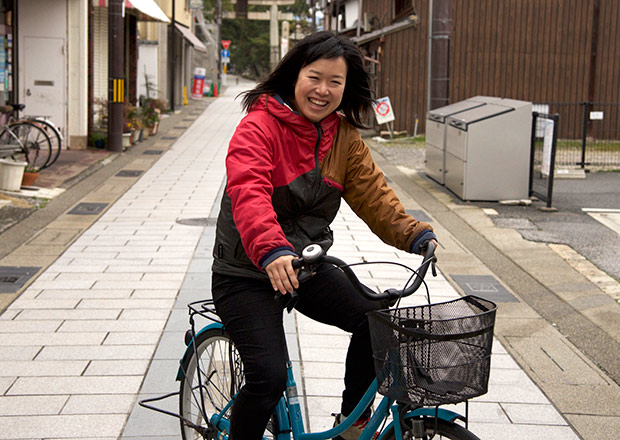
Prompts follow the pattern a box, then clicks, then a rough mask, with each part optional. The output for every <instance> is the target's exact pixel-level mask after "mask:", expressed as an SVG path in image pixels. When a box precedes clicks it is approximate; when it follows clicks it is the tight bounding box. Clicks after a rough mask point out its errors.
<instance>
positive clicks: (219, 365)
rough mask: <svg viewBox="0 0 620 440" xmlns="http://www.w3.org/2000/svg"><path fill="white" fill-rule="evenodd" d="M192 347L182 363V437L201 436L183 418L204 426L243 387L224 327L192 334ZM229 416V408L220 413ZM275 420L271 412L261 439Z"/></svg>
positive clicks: (272, 428) (187, 439)
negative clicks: (194, 337) (194, 346)
mask: <svg viewBox="0 0 620 440" xmlns="http://www.w3.org/2000/svg"><path fill="white" fill-rule="evenodd" d="M195 343H196V349H195V350H194V349H193V347H192V346H190V348H189V349H190V350H192V352H191V356H189V357H187V358H186V359H185V360H184V362H183V363H182V369H183V372H184V375H183V378H182V379H181V386H180V392H179V414H180V415H181V417H182V419H181V435H182V438H183V440H190V439H202V438H203V437H202V435H201V434H200V433H198V432H197V431H196V430H195V429H194V428H192V427H190V426H188V424H187V423H185V422H184V420H189V421H190V422H191V423H193V424H195V425H198V426H201V427H203V428H206V427H207V422H206V420H209V419H210V418H211V417H212V416H213V415H214V414H220V413H221V412H222V411H223V410H224V408H225V407H226V405H228V403H229V402H230V401H231V400H232V398H233V397H234V396H235V394H237V392H238V391H239V389H241V387H242V386H243V383H244V375H243V364H242V363H241V358H240V356H239V352H238V351H237V349H236V348H235V346H234V344H233V342H232V340H231V339H230V336H229V335H228V333H226V331H225V330H224V329H210V330H207V331H205V332H203V333H200V334H199V335H198V336H197V337H196V341H195ZM223 416H224V417H225V418H230V409H228V410H227V411H226V413H225V414H224V415H223ZM277 426H278V422H277V420H276V418H275V414H274V415H273V417H272V419H271V420H270V422H269V424H268V426H267V430H266V431H265V435H264V437H263V438H267V439H273V438H275V435H274V433H275V432H276V429H277Z"/></svg>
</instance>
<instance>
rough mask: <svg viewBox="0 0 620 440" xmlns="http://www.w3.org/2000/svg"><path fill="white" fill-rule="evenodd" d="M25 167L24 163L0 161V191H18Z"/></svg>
mask: <svg viewBox="0 0 620 440" xmlns="http://www.w3.org/2000/svg"><path fill="white" fill-rule="evenodd" d="M26 165H28V164H27V163H26V162H20V161H17V160H8V159H0V190H4V191H19V189H20V188H21V186H22V178H23V177H24V168H26Z"/></svg>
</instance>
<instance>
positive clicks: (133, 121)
mask: <svg viewBox="0 0 620 440" xmlns="http://www.w3.org/2000/svg"><path fill="white" fill-rule="evenodd" d="M123 110H124V111H123V133H130V134H131V135H130V137H129V143H130V145H133V144H134V143H135V141H136V135H137V134H138V133H139V132H140V130H141V129H142V126H143V123H142V115H141V109H140V107H137V106H135V105H133V104H131V103H130V102H127V101H125V105H124V107H123Z"/></svg>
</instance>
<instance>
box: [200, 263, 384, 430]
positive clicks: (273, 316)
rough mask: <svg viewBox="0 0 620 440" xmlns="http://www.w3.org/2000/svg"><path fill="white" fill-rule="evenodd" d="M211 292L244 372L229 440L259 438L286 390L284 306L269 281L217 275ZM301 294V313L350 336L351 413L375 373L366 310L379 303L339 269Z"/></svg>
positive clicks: (345, 400)
mask: <svg viewBox="0 0 620 440" xmlns="http://www.w3.org/2000/svg"><path fill="white" fill-rule="evenodd" d="M323 269H325V268H323ZM212 290H213V299H214V300H215V307H216V309H217V313H218V315H219V316H220V318H221V319H222V322H223V323H224V326H225V327H226V329H227V330H228V332H229V333H230V336H231V338H232V340H233V342H234V343H235V345H236V346H237V349H238V350H239V353H240V355H241V359H242V361H243V365H244V369H245V376H246V383H245V386H244V387H243V388H242V389H241V391H240V392H239V395H238V397H237V399H236V400H235V403H234V404H233V408H232V415H231V425H232V426H231V433H230V434H231V437H230V438H231V439H232V440H253V439H261V438H262V435H263V433H264V431H265V427H266V426H267V422H268V421H269V418H270V416H271V413H272V412H273V409H274V408H275V406H276V404H277V403H278V400H279V399H280V397H281V396H282V393H283V392H284V390H285V388H286V379H287V372H286V359H287V357H286V342H285V336H284V327H283V323H282V313H283V310H284V307H285V305H286V304H285V302H284V301H276V300H274V295H275V292H274V291H273V289H272V287H271V284H270V283H269V282H268V281H260V280H255V279H250V278H240V277H230V276H225V275H221V274H213V284H212ZM297 292H298V294H299V301H298V302H297V305H296V309H297V310H298V311H299V312H301V313H303V314H304V315H306V316H308V317H310V318H312V319H315V320H317V321H319V322H322V323H324V324H330V325H334V326H336V327H338V328H340V329H342V330H345V331H347V332H349V333H351V335H352V336H351V342H350V344H349V349H348V352H347V358H346V372H345V377H344V385H345V389H344V391H343V393H342V406H341V412H342V413H343V414H350V413H351V411H353V409H354V408H355V406H356V405H357V403H358V402H359V400H360V399H361V397H362V396H363V395H364V393H365V392H366V390H367V388H368V386H369V385H370V383H371V382H372V381H373V379H374V377H375V373H374V365H373V360H372V348H371V346H370V333H369V330H368V319H367V317H366V313H367V312H369V311H371V310H376V309H378V308H380V305H379V303H377V302H373V301H369V300H367V299H365V298H363V297H362V296H360V295H359V293H357V291H355V290H354V288H353V287H352V286H351V284H350V283H349V281H348V280H347V279H346V277H345V276H344V274H343V273H342V272H340V271H339V270H321V272H320V273H318V274H317V275H316V276H314V277H313V278H311V279H310V280H308V281H306V282H304V283H303V284H302V285H301V286H300V287H299V289H298V290H297ZM368 411H369V410H368Z"/></svg>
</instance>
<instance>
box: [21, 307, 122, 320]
mask: <svg viewBox="0 0 620 440" xmlns="http://www.w3.org/2000/svg"><path fill="white" fill-rule="evenodd" d="M120 314H121V309H117V310H114V309H110V310H85V309H81V310H60V309H59V310H50V309H47V310H45V309H41V310H24V311H23V312H22V313H20V314H19V316H17V317H16V318H15V319H16V320H42V321H44V320H58V319H63V320H86V321H87V320H91V319H116V318H118V317H119V315H120Z"/></svg>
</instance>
